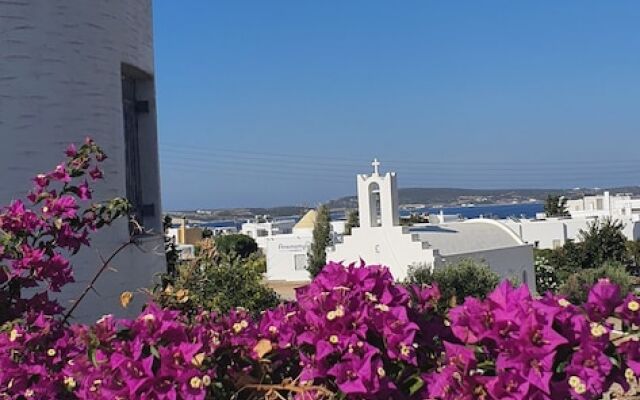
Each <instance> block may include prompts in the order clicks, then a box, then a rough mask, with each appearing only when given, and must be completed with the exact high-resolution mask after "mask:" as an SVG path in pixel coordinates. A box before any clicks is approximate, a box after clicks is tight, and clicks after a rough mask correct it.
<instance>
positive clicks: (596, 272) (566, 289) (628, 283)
mask: <svg viewBox="0 0 640 400" xmlns="http://www.w3.org/2000/svg"><path fill="white" fill-rule="evenodd" d="M603 278H608V279H609V280H611V282H613V283H616V284H618V285H619V286H620V290H621V292H622V294H623V295H626V294H627V293H629V291H630V290H631V289H632V286H633V282H634V278H633V277H632V276H631V275H630V274H629V273H628V272H627V271H626V269H625V267H624V266H623V265H622V264H619V263H608V264H605V265H604V266H602V267H600V268H590V269H583V270H581V271H579V272H576V273H574V274H572V275H570V276H569V277H568V278H567V280H566V281H565V282H564V284H563V285H562V286H560V289H559V293H560V294H563V295H565V296H566V297H567V299H568V300H569V301H570V302H572V303H574V304H579V303H582V302H585V301H586V300H587V293H588V292H589V290H588V289H589V288H590V287H591V286H593V284H594V283H596V282H597V281H598V280H599V279H603Z"/></svg>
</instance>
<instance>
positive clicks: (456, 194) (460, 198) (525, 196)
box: [329, 186, 640, 209]
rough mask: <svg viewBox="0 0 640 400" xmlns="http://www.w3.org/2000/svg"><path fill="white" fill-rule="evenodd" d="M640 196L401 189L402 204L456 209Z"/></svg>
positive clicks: (343, 203) (637, 189)
mask: <svg viewBox="0 0 640 400" xmlns="http://www.w3.org/2000/svg"><path fill="white" fill-rule="evenodd" d="M604 190H608V191H610V192H611V193H613V194H615V193H631V194H634V195H639V194H640V186H628V187H616V188H609V189H599V190H595V189H459V188H404V189H399V190H398V196H399V198H400V204H402V205H407V204H425V205H427V206H454V205H460V204H469V203H473V204H500V203H513V202H527V201H530V200H537V201H543V200H544V199H545V198H546V197H547V195H549V194H554V195H562V196H566V197H568V198H570V199H574V198H579V197H582V196H584V195H590V194H595V193H601V192H603V191H604ZM356 206H357V198H356V196H347V197H342V198H339V199H336V200H333V201H331V202H329V207H331V208H333V209H342V208H354V207H356Z"/></svg>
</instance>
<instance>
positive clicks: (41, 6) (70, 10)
mask: <svg viewBox="0 0 640 400" xmlns="http://www.w3.org/2000/svg"><path fill="white" fill-rule="evenodd" d="M0 21H1V22H0V27H1V28H0V30H1V31H2V40H0V138H2V144H1V145H0V171H1V172H0V176H1V178H2V179H1V180H0V205H5V204H7V203H9V202H10V201H12V200H14V199H18V198H23V197H24V196H25V195H26V193H27V191H28V190H29V188H30V186H31V181H30V180H31V178H33V176H35V174H37V173H40V172H45V171H50V170H51V169H53V168H54V167H55V166H56V165H58V163H60V162H61V161H62V158H63V157H64V149H65V148H66V147H67V145H68V144H70V143H72V142H73V143H81V142H82V141H83V140H84V138H85V137H86V136H91V137H93V139H95V141H96V142H97V143H98V144H99V145H100V146H102V148H103V149H104V151H105V152H106V153H107V155H108V157H109V158H108V159H107V160H106V162H105V164H104V172H105V178H106V179H105V180H104V181H102V182H100V183H99V184H97V185H95V190H96V191H95V193H94V198H95V199H96V200H99V201H100V200H107V199H111V198H114V197H127V198H128V199H129V200H130V201H131V203H132V204H133V206H134V208H135V214H136V217H137V219H138V221H139V222H140V223H142V224H143V225H144V226H145V227H146V228H148V229H152V230H153V234H152V235H145V236H139V237H138V238H137V244H138V246H137V247H136V246H130V247H129V248H127V249H126V250H125V251H123V252H122V253H120V254H119V255H118V256H117V258H116V259H115V260H114V263H113V267H114V268H115V269H117V272H115V271H109V272H107V273H105V274H104V275H103V276H102V277H101V278H100V279H99V280H98V282H97V285H96V292H97V293H99V294H100V296H98V295H97V294H95V293H91V294H90V295H89V296H87V298H86V299H85V300H84V302H83V303H81V305H80V306H79V307H78V309H77V310H76V312H75V313H74V317H76V318H77V320H79V321H85V322H86V321H89V320H95V319H96V318H98V317H100V316H101V315H103V314H106V313H116V314H118V315H119V316H125V315H129V316H132V315H134V314H137V312H138V311H139V310H140V307H141V305H142V304H143V302H144V300H145V299H144V296H142V295H138V296H135V298H134V301H133V304H131V305H130V306H129V307H128V308H127V309H126V310H124V309H123V308H122V307H121V306H120V304H119V295H120V293H121V292H123V291H125V290H129V291H133V292H136V291H137V290H138V289H139V288H147V287H150V286H151V285H152V284H153V280H154V277H156V276H157V275H158V273H160V272H164V271H165V269H166V266H165V257H164V252H163V238H162V223H161V213H162V204H161V202H160V174H159V166H158V150H157V148H158V145H157V129H156V96H155V83H154V81H155V79H154V54H153V26H152V25H153V24H152V6H151V0H113V1H111V0H95V1H78V0H56V1H3V2H0ZM129 236H130V227H129V224H128V222H127V221H126V219H123V220H121V221H119V222H118V223H116V224H115V225H114V226H112V227H110V228H106V229H104V230H102V231H100V232H99V233H97V234H96V235H95V236H94V237H93V241H92V247H91V248H90V249H85V250H84V251H82V252H81V253H79V254H77V255H76V256H74V257H73V258H72V263H73V265H74V275H75V279H76V282H75V283H74V284H70V285H68V286H67V287H65V288H64V291H63V293H61V295H60V301H61V304H62V305H64V306H69V304H70V301H71V300H73V299H75V298H77V296H78V295H79V294H80V293H81V291H82V290H83V289H84V287H85V285H86V284H87V282H88V280H89V279H91V277H92V276H93V274H94V273H95V271H96V268H98V267H99V266H100V265H101V264H102V261H101V257H108V256H109V255H111V253H112V252H113V251H114V250H115V249H117V248H118V247H119V246H120V245H121V244H123V243H126V242H128V241H129Z"/></svg>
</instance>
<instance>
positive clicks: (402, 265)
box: [327, 226, 435, 279]
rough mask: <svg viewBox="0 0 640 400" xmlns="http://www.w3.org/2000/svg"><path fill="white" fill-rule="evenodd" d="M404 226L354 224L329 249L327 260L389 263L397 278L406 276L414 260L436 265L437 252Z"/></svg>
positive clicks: (386, 264)
mask: <svg viewBox="0 0 640 400" xmlns="http://www.w3.org/2000/svg"><path fill="white" fill-rule="evenodd" d="M404 231H408V230H407V228H405V227H402V226H392V227H379V228H353V230H352V233H351V235H348V236H345V237H344V242H343V243H341V244H338V245H336V246H335V247H334V248H333V249H331V248H329V249H327V261H336V262H341V261H344V262H345V263H347V264H348V263H352V262H356V263H359V262H360V259H363V260H364V261H365V262H366V263H367V264H370V265H373V264H381V265H385V266H388V267H389V268H390V270H391V273H392V274H393V277H394V278H396V279H404V278H405V277H406V276H407V270H408V269H409V266H411V265H413V264H415V263H424V264H427V265H435V263H434V252H433V250H431V249H426V248H423V243H422V242H420V241H413V240H412V235H411V234H403V233H402V232H404Z"/></svg>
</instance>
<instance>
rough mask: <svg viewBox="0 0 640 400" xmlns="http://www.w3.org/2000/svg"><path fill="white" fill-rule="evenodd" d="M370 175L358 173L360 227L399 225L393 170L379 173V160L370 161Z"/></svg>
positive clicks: (396, 191) (396, 189)
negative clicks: (371, 167) (371, 169)
mask: <svg viewBox="0 0 640 400" xmlns="http://www.w3.org/2000/svg"><path fill="white" fill-rule="evenodd" d="M371 165H372V166H373V173H372V174H371V175H358V177H357V180H358V182H357V185H358V212H359V215H360V228H364V229H367V228H381V227H391V226H398V225H400V214H399V209H398V187H397V183H396V174H395V172H387V173H386V174H380V161H378V159H374V160H373V162H372V163H371Z"/></svg>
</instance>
